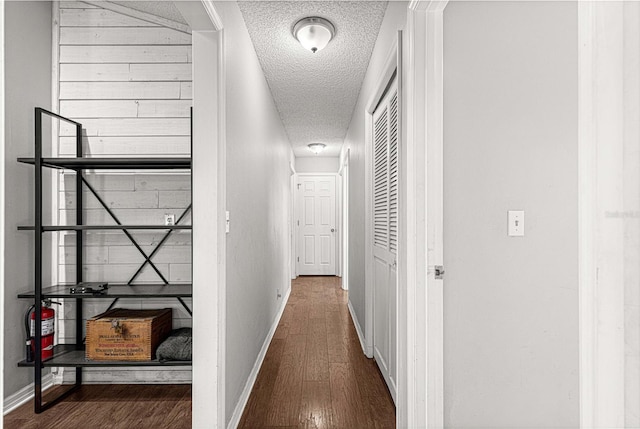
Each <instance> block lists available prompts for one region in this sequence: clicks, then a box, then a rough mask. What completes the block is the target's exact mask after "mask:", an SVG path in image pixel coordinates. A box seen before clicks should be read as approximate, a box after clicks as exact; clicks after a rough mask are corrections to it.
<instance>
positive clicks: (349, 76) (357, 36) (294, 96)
mask: <svg viewBox="0 0 640 429" xmlns="http://www.w3.org/2000/svg"><path fill="white" fill-rule="evenodd" d="M238 5H239V6H240V10H241V11H242V15H243V17H244V21H245V23H246V26H247V28H248V30H249V35H250V36H251V40H252V41H253V44H254V46H255V50H256V54H257V55H258V59H259V60H260V64H261V65H262V69H263V71H264V74H265V77H266V79H267V83H268V84H269V87H270V88H271V93H272V95H273V98H274V100H275V103H276V107H277V108H278V111H279V112H280V117H281V118H282V122H283V124H284V127H285V129H286V130H287V133H288V135H289V139H290V141H291V145H292V147H293V151H294V153H295V155H296V156H298V157H300V156H314V155H313V153H311V152H310V151H309V150H308V149H307V147H306V146H307V144H309V143H312V142H321V143H325V144H326V145H327V149H326V150H325V151H324V152H323V153H322V156H338V155H339V154H340V148H341V146H342V142H343V140H344V137H345V135H346V133H347V128H348V126H349V123H350V122H351V116H352V114H353V110H354V107H355V104H356V101H357V99H358V94H359V92H360V87H361V86H362V81H363V79H364V75H365V73H366V71H367V67H368V65H369V58H370V57H371V52H372V51H373V46H374V44H375V41H376V38H377V36H378V31H379V30H380V24H381V23H382V19H383V17H384V13H385V11H386V8H387V2H378V1H333V2H323V1H291V2H290V1H239V2H238ZM308 16H320V17H323V18H326V19H328V20H329V21H331V22H332V23H333V25H334V26H335V28H336V35H335V38H334V39H333V40H332V41H331V42H330V43H329V45H328V46H327V47H326V48H325V49H323V50H322V51H320V52H318V53H316V54H313V53H311V52H309V51H307V50H305V49H304V48H303V47H302V46H301V45H300V44H299V43H298V41H297V40H296V39H295V38H294V37H293V35H292V34H291V29H292V27H293V25H294V24H295V23H296V22H297V21H298V20H300V19H302V18H305V17H308Z"/></svg>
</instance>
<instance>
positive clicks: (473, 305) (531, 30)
mask: <svg viewBox="0 0 640 429" xmlns="http://www.w3.org/2000/svg"><path fill="white" fill-rule="evenodd" d="M577 52H578V51H577V7H576V3H571V2H450V3H449V4H448V6H447V8H446V9H445V11H444V60H445V65H444V73H445V74H444V84H445V91H444V109H445V110H444V158H445V165H444V181H445V191H444V192H445V193H444V202H445V212H444V240H445V241H444V251H445V264H444V265H445V270H446V277H445V280H444V321H445V324H444V334H445V344H444V346H445V348H444V358H445V364H444V365H445V368H444V369H445V373H444V386H445V419H444V423H445V427H449V428H462V427H465V428H481V427H482V428H485V427H491V428H514V427H535V428H558V427H565V428H576V427H579V402H578V397H579V382H578V369H579V368H578V324H577V322H578V290H577V285H578V260H577V257H578V249H577V244H578V230H577V203H578V196H577V155H578V154H577V138H578V126H577V117H578V116H577V115H578V104H577V102H578V94H577V70H578V58H577ZM514 209H515V210H525V211H526V217H525V219H526V226H525V230H526V236H525V237H515V238H514V237H508V236H507V210H514Z"/></svg>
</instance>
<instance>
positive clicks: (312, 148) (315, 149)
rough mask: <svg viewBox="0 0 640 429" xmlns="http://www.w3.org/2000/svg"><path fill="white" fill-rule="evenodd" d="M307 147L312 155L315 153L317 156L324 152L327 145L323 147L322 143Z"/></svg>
mask: <svg viewBox="0 0 640 429" xmlns="http://www.w3.org/2000/svg"><path fill="white" fill-rule="evenodd" d="M307 147H308V148H309V150H310V151H311V152H313V153H315V154H316V155H317V154H319V153H320V152H322V151H323V150H324V148H325V147H327V145H325V144H324V143H310V144H308V145H307Z"/></svg>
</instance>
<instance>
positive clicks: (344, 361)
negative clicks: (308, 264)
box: [239, 277, 395, 429]
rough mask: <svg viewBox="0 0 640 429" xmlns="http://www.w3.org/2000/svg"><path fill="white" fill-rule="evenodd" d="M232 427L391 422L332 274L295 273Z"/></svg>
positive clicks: (338, 427)
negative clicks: (245, 403)
mask: <svg viewBox="0 0 640 429" xmlns="http://www.w3.org/2000/svg"><path fill="white" fill-rule="evenodd" d="M239 427H240V428H246V429H266V428H309V429H311V428H313V429H324V428H335V429H360V428H362V429H365V428H366V429H368V428H385V429H386V428H395V407H394V405H393V401H392V399H391V396H390V394H389V391H388V390H387V387H386V385H385V383H384V380H383V379H382V376H381V375H380V372H379V371H378V368H377V366H376V364H375V362H374V361H373V360H372V359H367V358H366V356H365V355H364V354H363V353H362V347H361V346H360V341H359V340H358V334H357V333H356V330H355V327H354V325H353V322H352V321H351V317H350V315H349V310H348V308H347V293H346V292H344V291H343V290H342V288H341V287H340V279H339V278H338V277H298V279H296V280H294V281H293V283H292V289H291V296H290V297H289V302H288V303H287V306H286V308H285V311H284V314H283V316H282V320H281V321H280V324H279V326H278V329H277V330H276V333H275V335H274V337H273V340H272V341H271V345H270V346H269V350H268V351H267V355H266V357H265V360H264V363H263V364H262V368H261V369H260V373H259V374H258V378H257V380H256V383H255V385H254V387H253V391H252V392H251V396H250V397H249V401H248V403H247V406H246V407H245V411H244V414H243V416H242V420H241V421H240V426H239Z"/></svg>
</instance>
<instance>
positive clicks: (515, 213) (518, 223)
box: [507, 210, 524, 237]
mask: <svg viewBox="0 0 640 429" xmlns="http://www.w3.org/2000/svg"><path fill="white" fill-rule="evenodd" d="M507 218H508V224H509V226H508V233H509V237H524V210H509V212H508V216H507Z"/></svg>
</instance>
